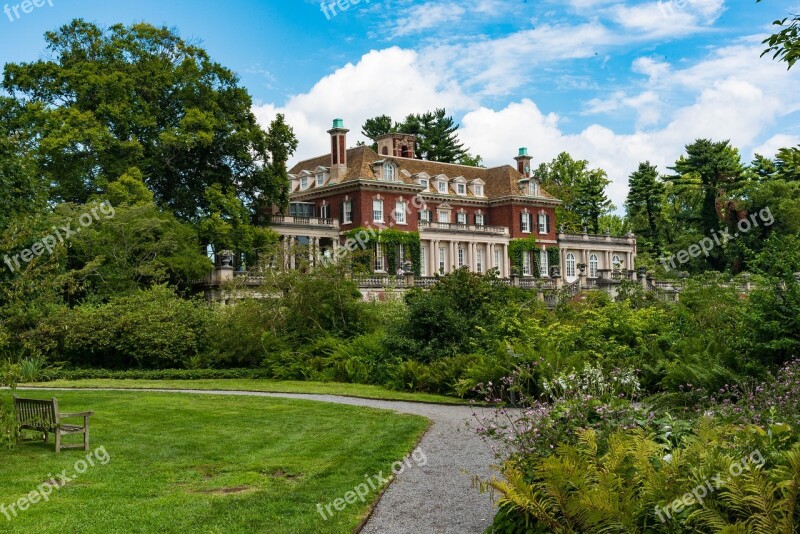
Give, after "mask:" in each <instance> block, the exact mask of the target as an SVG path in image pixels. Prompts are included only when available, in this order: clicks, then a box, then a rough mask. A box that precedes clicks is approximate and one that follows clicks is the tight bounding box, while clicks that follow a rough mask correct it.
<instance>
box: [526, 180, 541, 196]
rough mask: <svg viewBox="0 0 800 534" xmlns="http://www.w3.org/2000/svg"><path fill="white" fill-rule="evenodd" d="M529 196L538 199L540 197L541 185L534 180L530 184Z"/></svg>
mask: <svg viewBox="0 0 800 534" xmlns="http://www.w3.org/2000/svg"><path fill="white" fill-rule="evenodd" d="M528 196H532V197H538V196H539V184H537V183H536V182H535V181H533V180H531V181H530V182H528Z"/></svg>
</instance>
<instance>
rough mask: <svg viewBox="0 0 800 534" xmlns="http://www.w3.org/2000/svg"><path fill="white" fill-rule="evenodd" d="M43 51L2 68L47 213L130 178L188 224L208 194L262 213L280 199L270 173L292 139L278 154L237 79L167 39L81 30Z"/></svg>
mask: <svg viewBox="0 0 800 534" xmlns="http://www.w3.org/2000/svg"><path fill="white" fill-rule="evenodd" d="M45 40H46V42H47V48H48V51H49V54H48V59H42V60H38V61H34V62H31V63H17V64H7V65H6V67H5V73H4V78H3V87H4V89H5V90H6V91H8V92H9V93H10V94H11V95H12V96H13V97H14V98H15V99H16V100H17V103H18V106H19V108H20V111H19V112H18V114H19V115H20V116H22V117H24V118H25V122H26V124H27V127H28V129H29V130H30V137H31V138H35V139H36V140H37V143H36V146H35V150H34V154H35V156H36V158H35V159H36V162H37V173H38V175H39V176H41V177H42V179H43V181H44V182H45V183H48V184H50V186H51V192H50V197H51V200H52V201H53V202H75V203H84V202H86V201H87V200H88V199H89V198H90V197H92V196H93V195H96V194H99V193H101V192H103V191H104V190H105V188H106V187H107V185H108V184H110V183H112V182H114V181H115V180H117V179H118V178H119V177H120V176H122V175H123V174H125V173H127V172H129V171H130V170H131V169H133V168H137V169H139V170H140V171H141V172H142V175H143V176H144V179H145V182H146V184H147V186H148V187H149V188H150V189H151V190H152V191H153V192H154V193H155V198H156V201H157V202H158V203H159V204H161V205H163V206H168V207H169V208H170V209H172V210H173V211H174V212H175V213H176V214H177V215H178V216H180V217H182V218H184V219H187V220H192V219H195V218H196V217H197V216H198V214H199V213H200V212H201V211H202V209H203V208H205V207H207V206H206V205H205V198H204V196H203V194H202V193H203V191H205V190H206V189H207V188H208V187H209V186H211V185H212V184H219V185H220V186H222V187H223V188H224V189H226V190H228V189H231V190H235V191H236V192H237V194H238V195H239V196H241V197H242V198H244V199H249V200H252V199H255V198H259V199H261V203H262V204H263V203H266V202H267V201H269V200H273V199H274V200H276V201H278V202H280V201H283V200H285V190H286V187H287V183H286V181H285V177H284V176H282V175H281V174H280V173H277V172H275V170H274V169H270V162H271V161H274V162H275V163H277V162H278V161H280V163H281V164H285V161H281V157H282V153H283V152H285V149H286V148H287V147H288V149H289V151H291V150H293V146H295V145H293V144H292V141H291V137H289V138H288V139H287V138H285V137H284V138H281V141H280V142H278V143H277V145H276V144H275V143H274V142H273V141H272V140H271V139H270V138H269V136H268V135H267V133H266V132H264V130H263V129H262V128H261V127H260V126H259V125H258V123H257V122H256V119H255V116H254V115H253V113H252V112H251V106H252V101H251V98H250V95H249V94H248V93H247V91H246V90H245V89H244V88H243V87H240V86H239V80H238V79H237V77H236V75H234V73H233V72H231V71H230V70H229V69H227V68H225V67H223V66H221V65H220V64H218V63H215V62H214V61H212V60H211V58H210V57H209V56H208V54H207V53H206V52H205V51H204V50H203V49H202V48H200V47H198V46H195V45H192V44H189V43H187V42H186V41H184V40H182V39H181V38H180V37H179V36H178V35H176V34H175V33H174V32H173V31H171V30H169V29H167V28H157V27H154V26H151V25H149V24H144V23H140V24H133V25H132V26H124V25H121V24H117V25H114V26H111V27H110V28H108V29H103V28H100V27H99V26H97V25H95V24H92V23H89V22H86V21H84V20H80V19H78V20H74V21H72V22H71V23H70V24H67V25H65V26H63V27H61V28H59V29H58V30H57V31H52V32H47V33H46V34H45ZM284 133H285V132H284ZM276 149H277V150H276ZM276 155H277V156H279V157H275V156H276Z"/></svg>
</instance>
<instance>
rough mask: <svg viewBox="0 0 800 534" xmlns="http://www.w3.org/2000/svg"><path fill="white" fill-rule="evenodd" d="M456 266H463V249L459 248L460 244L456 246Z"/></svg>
mask: <svg viewBox="0 0 800 534" xmlns="http://www.w3.org/2000/svg"><path fill="white" fill-rule="evenodd" d="M458 266H459V267H463V266H464V249H463V248H461V245H459V246H458Z"/></svg>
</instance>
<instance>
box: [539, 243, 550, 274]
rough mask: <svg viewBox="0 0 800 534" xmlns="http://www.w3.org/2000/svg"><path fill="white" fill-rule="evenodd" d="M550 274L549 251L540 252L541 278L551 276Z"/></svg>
mask: <svg viewBox="0 0 800 534" xmlns="http://www.w3.org/2000/svg"><path fill="white" fill-rule="evenodd" d="M549 274H550V258H549V257H548V254H547V251H546V250H544V249H542V250H540V251H539V276H549Z"/></svg>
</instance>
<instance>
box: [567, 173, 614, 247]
mask: <svg viewBox="0 0 800 534" xmlns="http://www.w3.org/2000/svg"><path fill="white" fill-rule="evenodd" d="M610 183H611V180H609V179H608V177H607V176H606V171H604V170H602V169H593V170H591V171H589V172H587V173H585V174H583V175H581V176H579V177H578V179H577V180H576V181H575V203H574V208H573V209H574V210H575V213H576V214H578V216H579V217H580V218H581V220H583V221H584V223H585V224H586V225H588V226H589V227H590V228H591V229H592V231H593V232H594V233H595V234H599V233H600V217H601V216H603V215H606V214H607V213H608V212H609V211H611V210H612V209H614V205H613V204H612V203H611V201H610V200H609V199H608V197H607V196H606V186H608V185H609V184H610Z"/></svg>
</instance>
